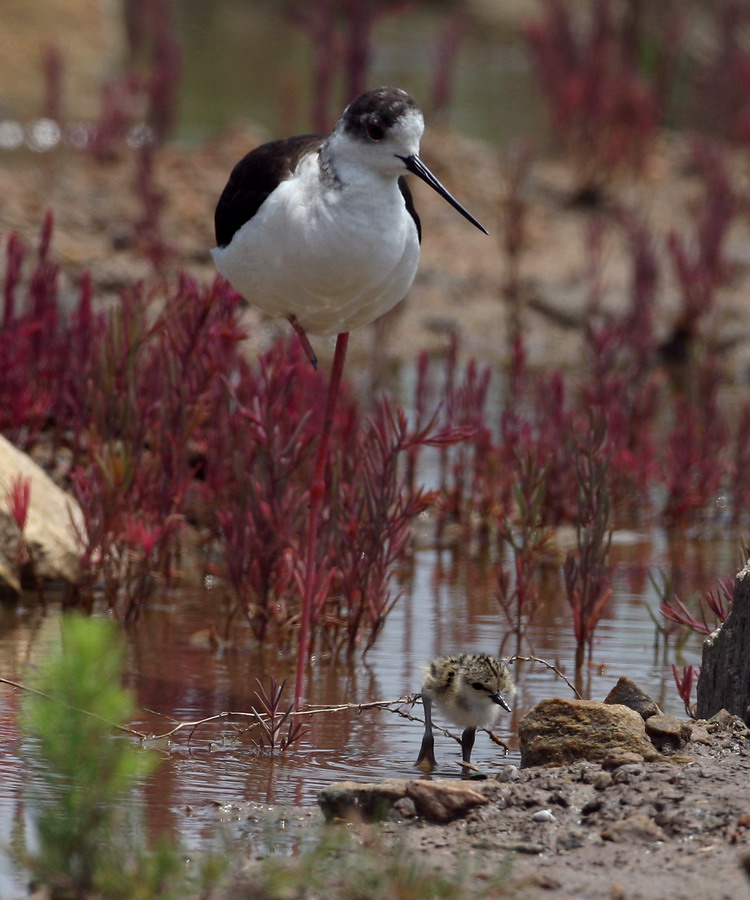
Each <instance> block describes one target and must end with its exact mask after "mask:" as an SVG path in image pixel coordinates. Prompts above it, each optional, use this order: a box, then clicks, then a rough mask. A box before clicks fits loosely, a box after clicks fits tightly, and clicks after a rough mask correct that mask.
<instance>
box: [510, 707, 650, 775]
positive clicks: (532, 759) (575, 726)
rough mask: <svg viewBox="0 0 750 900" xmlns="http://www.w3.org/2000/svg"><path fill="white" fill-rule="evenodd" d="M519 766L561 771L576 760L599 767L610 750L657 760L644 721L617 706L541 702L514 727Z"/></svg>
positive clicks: (627, 709)
mask: <svg viewBox="0 0 750 900" xmlns="http://www.w3.org/2000/svg"><path fill="white" fill-rule="evenodd" d="M518 738H519V742H520V745H521V765H522V766H545V765H558V766H559V765H564V764H565V763H569V762H573V761H574V760H577V759H586V760H591V761H600V760H603V759H604V758H605V757H607V756H608V755H609V754H610V753H611V752H612V751H613V750H622V751H629V752H632V753H638V754H640V755H641V756H642V757H643V758H644V759H657V758H659V754H658V753H657V752H656V750H655V749H654V747H653V744H651V742H650V741H649V739H648V738H647V737H646V727H645V724H644V721H643V718H642V717H641V716H640V715H639V714H638V713H637V712H635V710H632V709H629V708H628V707H627V706H622V705H621V704H617V703H599V702H597V701H595V700H563V699H560V698H558V697H553V698H551V699H549V700H542V702H541V703H538V704H537V705H536V706H535V707H534V708H533V709H531V710H529V712H528V713H527V714H526V715H525V716H524V717H523V718H522V719H521V721H520V723H519V726H518Z"/></svg>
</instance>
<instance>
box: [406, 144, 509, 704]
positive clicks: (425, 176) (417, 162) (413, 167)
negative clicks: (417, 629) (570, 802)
mask: <svg viewBox="0 0 750 900" xmlns="http://www.w3.org/2000/svg"><path fill="white" fill-rule="evenodd" d="M399 159H401V160H403V163H404V165H405V166H406V168H407V169H408V170H409V171H410V172H412V173H413V174H414V175H416V176H417V178H421V179H422V181H424V182H425V184H429V186H430V187H431V188H432V189H433V190H435V191H437V192H438V194H440V196H441V197H442V198H443V199H444V200H447V201H448V203H450V205H451V206H452V207H453V208H454V209H457V210H458V211H459V212H460V213H461V215H462V216H463V217H464V218H465V219H468V220H469V221H470V222H471V224H472V225H476V227H477V228H478V229H479V230H480V231H483V232H484V233H485V234H489V231H487V229H486V228H485V227H484V225H482V223H481V222H478V221H477V220H476V219H475V218H474V216H472V214H471V213H470V212H469V211H468V210H467V209H464V207H463V206H461V204H460V203H459V202H458V200H456V198H455V197H454V196H453V194H451V192H450V191H449V190H448V189H447V188H446V187H444V186H443V185H442V184H441V182H440V181H438V179H437V178H435V176H434V175H433V174H432V172H430V170H429V169H428V168H427V166H426V165H425V164H424V163H423V162H422V160H421V159H420V158H419V157H418V156H416V154H415V155H412V156H400V157H399ZM501 705H502V704H501Z"/></svg>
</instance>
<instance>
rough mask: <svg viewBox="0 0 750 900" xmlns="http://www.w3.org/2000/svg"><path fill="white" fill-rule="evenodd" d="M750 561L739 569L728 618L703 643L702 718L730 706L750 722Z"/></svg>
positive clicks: (729, 709) (699, 714)
mask: <svg viewBox="0 0 750 900" xmlns="http://www.w3.org/2000/svg"><path fill="white" fill-rule="evenodd" d="M748 707H750V563H749V564H748V565H746V566H745V567H744V569H742V570H741V571H739V572H738V573H737V577H736V578H735V581H734V599H733V601H732V608H731V610H730V612H729V615H728V616H727V618H726V620H725V622H724V623H723V624H722V625H721V626H720V627H719V628H717V629H716V631H714V632H713V634H711V635H709V637H707V638H706V640H705V641H704V643H703V660H702V662H701V674H700V678H699V679H698V705H697V708H696V713H697V716H698V718H699V719H710V718H711V716H713V715H715V714H716V713H717V712H719V710H721V709H726V710H728V711H729V712H730V713H732V714H733V715H735V716H739V717H740V718H741V719H743V720H744V721H745V722H746V723H750V714H749V710H748Z"/></svg>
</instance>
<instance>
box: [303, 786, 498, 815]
mask: <svg viewBox="0 0 750 900" xmlns="http://www.w3.org/2000/svg"><path fill="white" fill-rule="evenodd" d="M405 798H408V799H409V800H411V801H412V803H413V804H414V810H415V812H416V814H417V815H418V816H420V817H421V818H423V819H425V821H427V822H438V823H441V824H444V823H446V822H452V821H453V820H454V819H460V818H462V817H463V816H465V815H466V814H467V813H468V812H469V811H470V810H472V809H474V807H475V806H482V805H483V804H485V803H487V802H488V799H487V797H486V796H485V795H484V794H483V793H482V792H481V790H477V789H474V788H473V787H467V786H466V785H463V784H460V783H457V782H455V781H449V780H447V779H435V780H434V781H433V780H430V781H428V780H426V779H413V780H410V781H406V780H405V779H399V778H389V779H387V780H386V781H383V782H375V783H367V782H358V781H336V782H334V783H333V784H329V785H328V786H327V787H324V788H323V789H322V790H321V791H320V792H319V793H318V805H319V806H320V808H321V809H322V810H323V814H324V815H325V817H326V819H344V820H347V821H355V822H362V821H364V822H372V821H377V820H379V819H385V818H387V817H388V816H389V815H390V812H391V809H392V808H393V806H394V805H395V804H396V803H397V802H398V801H400V800H403V799H405Z"/></svg>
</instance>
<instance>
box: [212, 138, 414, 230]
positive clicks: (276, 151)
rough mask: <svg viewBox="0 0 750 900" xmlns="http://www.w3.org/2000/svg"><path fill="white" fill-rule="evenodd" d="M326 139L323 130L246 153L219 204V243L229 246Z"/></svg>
mask: <svg viewBox="0 0 750 900" xmlns="http://www.w3.org/2000/svg"><path fill="white" fill-rule="evenodd" d="M324 140H325V137H324V136H323V135H320V134H301V135H299V136H298V137H291V138H284V139H283V140H280V141H270V142H269V143H267V144H262V145H261V146H260V147H256V148H255V150H251V151H250V152H249V153H248V154H247V155H246V156H243V157H242V159H241V160H240V161H239V162H238V163H237V165H236V166H235V167H234V169H233V170H232V174H231V175H230V176H229V181H228V182H227V185H226V187H225V188H224V190H223V191H222V194H221V197H220V198H219V202H218V204H217V206H216V213H215V215H214V226H215V229H216V244H217V246H219V247H226V246H227V244H229V243H230V241H231V240H232V238H233V237H234V234H235V232H236V231H238V230H239V229H240V228H242V226H243V225H244V224H245V222H249V221H250V219H252V217H253V216H254V215H255V213H257V212H258V210H259V209H260V206H261V204H262V203H263V201H264V200H265V199H266V197H268V195H269V194H270V193H271V192H272V191H273V190H274V188H275V187H276V186H277V185H278V184H279V182H281V181H283V180H284V179H285V178H287V177H288V175H289V174H290V173H291V172H293V171H294V169H295V167H296V165H297V163H298V161H299V160H300V158H301V157H302V156H304V155H305V154H306V153H309V152H310V151H312V150H316V149H317V148H318V147H319V146H320V145H321V144H322V143H323V141H324ZM407 207H408V203H407Z"/></svg>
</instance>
